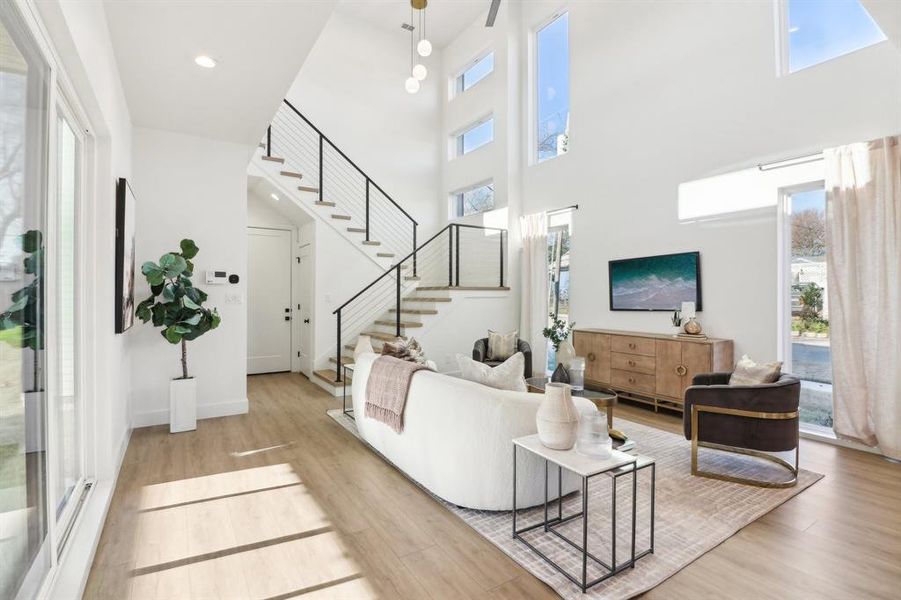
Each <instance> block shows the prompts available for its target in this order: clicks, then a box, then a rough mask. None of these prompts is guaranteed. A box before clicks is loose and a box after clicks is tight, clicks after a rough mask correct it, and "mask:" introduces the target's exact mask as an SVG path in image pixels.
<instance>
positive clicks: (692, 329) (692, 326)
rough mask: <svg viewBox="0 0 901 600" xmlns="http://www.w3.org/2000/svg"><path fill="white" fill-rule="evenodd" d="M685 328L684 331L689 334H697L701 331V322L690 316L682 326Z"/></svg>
mask: <svg viewBox="0 0 901 600" xmlns="http://www.w3.org/2000/svg"><path fill="white" fill-rule="evenodd" d="M683 328H684V329H685V333H688V334H691V335H698V334H700V333H701V324H700V323H698V322H697V321H695V320H694V318H691V319H689V320H688V322H687V323H686V324H685V325H684V327H683Z"/></svg>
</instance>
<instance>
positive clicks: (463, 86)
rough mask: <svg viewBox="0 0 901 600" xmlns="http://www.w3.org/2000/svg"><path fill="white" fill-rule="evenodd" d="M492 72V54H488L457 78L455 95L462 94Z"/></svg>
mask: <svg viewBox="0 0 901 600" xmlns="http://www.w3.org/2000/svg"><path fill="white" fill-rule="evenodd" d="M492 71H494V52H489V53H488V54H486V55H485V56H483V57H482V58H480V59H478V60H477V61H475V62H474V63H473V64H472V66H470V67H468V68H467V69H466V70H465V71H463V72H462V73H460V75H458V76H457V81H456V85H455V89H456V93H458V94H462V93H463V92H465V91H466V90H468V89H469V88H471V87H472V86H474V85H475V84H477V83H478V82H480V81H482V80H483V79H485V78H486V77H488V76H489V75H490V74H491V72H492Z"/></svg>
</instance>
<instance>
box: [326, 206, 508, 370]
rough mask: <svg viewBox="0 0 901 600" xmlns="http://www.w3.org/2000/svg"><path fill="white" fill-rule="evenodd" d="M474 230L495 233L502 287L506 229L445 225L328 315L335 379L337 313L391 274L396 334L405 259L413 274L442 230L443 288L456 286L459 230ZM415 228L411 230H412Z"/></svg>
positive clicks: (339, 352)
mask: <svg viewBox="0 0 901 600" xmlns="http://www.w3.org/2000/svg"><path fill="white" fill-rule="evenodd" d="M461 228H464V229H477V230H483V231H496V232H498V234H499V235H498V242H499V245H498V287H499V288H503V287H504V281H505V279H504V258H505V253H504V240H505V237H506V233H507V230H506V229H503V228H500V227H485V226H483V225H469V224H465V223H451V224H449V225H447V226H445V227H444V228H443V229H441V230H440V231H438V232H437V233H436V234H435V235H433V236H432V237H430V238H429V239H428V240H426V241H425V242H424V243H423V244H421V245H420V246H417V247H415V248H414V250H413V251H412V252H410V253H409V254H407V255H406V256H404V257H403V258H401V259H400V260H399V261H397V262H396V263H395V264H394V265H392V266H391V268H389V269H388V270H386V271H385V272H384V273H382V274H381V275H379V276H378V277H376V278H375V279H374V280H373V281H371V282H370V283H369V284H368V285H366V286H365V287H363V288H362V289H361V290H360V291H359V292H357V293H356V294H354V295H353V296H351V298H350V299H349V300H347V301H346V302H345V303H344V304H342V305H341V306H339V307H338V308H336V309H335V310H334V311H332V314H333V315H335V317H336V321H337V336H336V337H337V340H336V341H337V344H336V349H335V364H336V365H337V367H336V369H335V373H336V378H335V380H336V381H337V382H340V381H341V378H342V374H341V365H342V354H343V349H342V346H341V337H342V336H341V312H342V311H343V310H344V309H345V308H347V307H348V306H349V305H350V304H351V303H353V302H354V301H355V300H357V299H359V298H360V297H361V296H362V295H363V294H365V293H366V292H367V291H369V290H370V289H372V288H373V287H374V286H375V285H376V284H378V283H379V282H380V281H383V280H384V279H386V278H387V277H390V276H393V277H394V280H395V290H394V291H395V294H394V295H395V298H394V312H395V335H397V336H400V334H401V296H402V294H401V278H402V273H401V271H402V269H403V266H402V265H403V264H404V263H405V262H407V261H408V260H411V259H412V261H413V274H414V277H415V276H416V261H417V256H418V255H420V254H422V253H423V252H424V251H425V250H426V248H427V247H428V246H429V245H431V244H432V242H434V241H435V240H437V239H438V238H439V237H440V236H441V235H442V234H444V233H445V232H446V233H447V234H448V248H447V257H448V258H447V262H448V264H447V287H448V288H454V287H460V263H461V259H460V246H461V244H460V229H461ZM414 231H415V230H414Z"/></svg>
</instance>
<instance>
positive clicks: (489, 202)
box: [450, 181, 494, 218]
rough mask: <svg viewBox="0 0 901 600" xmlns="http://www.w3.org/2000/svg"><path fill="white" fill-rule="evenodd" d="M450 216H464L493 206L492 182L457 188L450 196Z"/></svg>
mask: <svg viewBox="0 0 901 600" xmlns="http://www.w3.org/2000/svg"><path fill="white" fill-rule="evenodd" d="M450 203H451V210H450V214H451V217H452V218H459V217H466V216H468V215H474V214H476V213H480V212H485V211H488V210H492V209H493V208H494V182H493V181H490V182H488V183H482V184H479V185H476V186H473V187H469V188H466V189H463V190H459V191H457V192H454V193H453V194H451V197H450Z"/></svg>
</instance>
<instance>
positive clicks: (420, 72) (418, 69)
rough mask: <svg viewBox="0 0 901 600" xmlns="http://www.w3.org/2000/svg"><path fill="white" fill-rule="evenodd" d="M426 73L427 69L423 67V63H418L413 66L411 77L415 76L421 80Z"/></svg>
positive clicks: (427, 72)
mask: <svg viewBox="0 0 901 600" xmlns="http://www.w3.org/2000/svg"><path fill="white" fill-rule="evenodd" d="M428 74H429V70H428V69H426V68H425V65H424V64H421V63H420V64H418V65H416V66H415V67H413V77H415V78H416V79H418V80H419V81H422V80H423V79H425V78H426V75H428Z"/></svg>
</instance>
